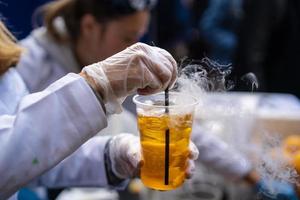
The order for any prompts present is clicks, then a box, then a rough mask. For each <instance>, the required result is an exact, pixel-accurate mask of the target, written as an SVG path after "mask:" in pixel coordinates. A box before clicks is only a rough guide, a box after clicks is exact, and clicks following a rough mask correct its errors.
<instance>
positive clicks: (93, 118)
mask: <svg viewBox="0 0 300 200" xmlns="http://www.w3.org/2000/svg"><path fill="white" fill-rule="evenodd" d="M106 126H107V120H106V116H105V113H104V111H103V109H102V107H101V105H100V103H99V101H98V100H97V98H96V97H95V96H94V93H93V92H92V90H91V89H90V87H89V85H88V84H87V83H86V82H85V80H84V79H83V78H81V77H80V76H79V75H77V74H68V75H66V76H65V77H63V78H62V79H60V80H58V81H56V82H55V83H53V84H52V85H50V86H49V87H48V88H47V89H45V90H44V91H42V92H39V93H35V94H31V95H27V96H25V97H24V98H23V99H22V100H21V102H20V104H19V107H18V110H17V111H16V114H15V115H1V116H0V147H1V151H0V174H1V178H0V199H6V198H7V197H9V196H10V195H12V194H13V193H14V192H16V191H17V190H18V189H19V188H20V187H22V186H23V185H25V184H26V183H28V182H30V181H31V180H33V178H36V177H37V176H39V175H41V174H43V173H44V172H46V171H47V170H49V169H50V168H52V167H54V166H55V165H57V164H58V163H59V162H60V161H62V160H63V159H64V158H66V157H67V156H69V155H70V154H71V153H73V152H74V151H75V150H76V149H77V148H78V147H79V146H80V145H82V144H83V143H84V142H86V141H87V140H88V139H89V138H91V137H92V136H94V135H95V134H96V133H97V132H99V131H100V130H101V129H103V128H104V127H106Z"/></svg>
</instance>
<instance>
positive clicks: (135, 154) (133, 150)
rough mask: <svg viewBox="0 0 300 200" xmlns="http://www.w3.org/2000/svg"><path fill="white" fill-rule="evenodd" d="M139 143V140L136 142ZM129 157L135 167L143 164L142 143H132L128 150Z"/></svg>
mask: <svg viewBox="0 0 300 200" xmlns="http://www.w3.org/2000/svg"><path fill="white" fill-rule="evenodd" d="M134 143H137V142H134ZM127 158H128V160H129V162H130V164H131V165H132V167H134V168H138V167H140V166H141V164H142V155H141V147H140V144H138V145H136V144H134V145H130V146H129V148H128V151H127Z"/></svg>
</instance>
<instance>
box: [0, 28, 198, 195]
mask: <svg viewBox="0 0 300 200" xmlns="http://www.w3.org/2000/svg"><path fill="white" fill-rule="evenodd" d="M11 38H12V36H11V35H10V33H9V32H8V31H7V30H6V29H5V27H4V25H3V24H1V28H0V47H1V48H0V71H1V77H0V89H1V95H0V97H1V99H0V105H1V107H0V108H1V115H0V146H1V151H0V174H1V179H0V199H6V198H9V197H10V196H11V195H13V194H14V193H15V192H16V191H17V190H18V189H19V188H20V187H22V186H24V185H25V184H27V183H29V182H31V181H33V180H36V179H37V178H38V177H39V176H40V175H42V174H43V173H45V172H46V171H48V170H49V169H51V168H53V167H54V166H55V165H57V164H58V163H59V162H61V161H62V160H63V159H64V158H66V157H67V156H69V155H70V154H71V153H73V152H74V151H75V150H76V149H78V147H80V145H82V144H83V143H84V142H86V141H87V140H88V139H89V138H91V137H93V136H94V135H95V134H96V133H97V132H99V131H100V130H101V129H103V128H104V127H105V126H106V125H107V120H106V113H114V112H118V111H120V106H121V103H122V99H123V98H124V97H126V96H127V95H129V94H132V93H133V92H135V91H138V92H139V93H140V94H151V93H155V92H158V91H161V90H164V89H165V88H166V87H170V86H171V85H172V84H173V83H174V81H175V79H176V72H177V70H176V62H175V61H174V59H173V58H172V56H171V55H170V54H169V53H167V52H166V51H164V50H162V49H159V48H157V47H150V46H148V45H145V44H141V43H137V44H135V45H133V46H130V47H129V48H127V49H125V50H124V51H122V52H120V53H118V54H116V55H113V56H112V57H110V58H108V59H106V60H104V61H102V62H98V63H95V64H92V65H89V66H87V67H85V68H83V70H82V71H81V72H80V73H79V74H74V73H70V74H68V75H66V76H64V77H62V78H61V79H59V80H58V81H56V82H54V83H53V84H51V85H50V86H49V87H47V88H46V89H45V90H43V91H41V92H38V93H34V94H29V95H28V94H27V89H26V86H25V84H24V82H23V80H22V78H21V77H20V76H19V74H18V73H17V71H16V70H15V69H14V68H11V66H14V65H15V64H16V63H17V61H18V59H19V56H20V54H21V53H20V52H21V50H20V48H19V47H17V46H16V45H15V44H14V42H12V41H11ZM116 74H118V75H121V76H115V75H116ZM137 74H138V76H137ZM132 137H134V136H132ZM124 138H125V137H124V135H121V137H118V136H116V137H115V138H113V139H112V140H111V142H109V144H108V145H107V146H108V148H106V150H107V151H108V152H109V153H108V154H106V155H107V160H108V162H107V163H108V165H110V167H108V168H106V170H111V174H113V175H114V176H115V177H118V178H119V179H120V178H125V177H130V176H131V175H132V174H133V173H134V172H135V171H136V170H137V169H138V165H139V162H140V159H141V158H140V151H139V148H138V147H139V145H134V144H133V143H134V142H135V141H137V140H134V139H130V140H124ZM128 141H132V142H128ZM132 146H134V148H132ZM193 152H194V153H193ZM196 153H197V152H196ZM191 154H192V155H195V151H191ZM94 155H95V156H96V154H94ZM99 156H101V154H99ZM102 158H103V157H102ZM194 158H195V156H194ZM194 158H193V159H194ZM104 159H105V158H104ZM121 162H123V164H122V163H121ZM99 170H100V171H99V174H100V175H97V172H95V171H92V172H90V173H94V175H96V176H99V184H101V182H102V183H104V184H105V181H107V179H106V178H107V177H106V175H107V176H109V175H108V174H109V173H107V174H106V175H103V173H102V175H101V167H99ZM87 173H89V172H87ZM103 179H104V180H103ZM105 179H106V180H105ZM52 181H55V180H52ZM38 182H39V181H37V182H36V183H38ZM14 197H15V198H16V197H17V196H16V195H14V196H13V197H12V198H14Z"/></svg>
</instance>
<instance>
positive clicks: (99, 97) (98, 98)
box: [79, 71, 106, 113]
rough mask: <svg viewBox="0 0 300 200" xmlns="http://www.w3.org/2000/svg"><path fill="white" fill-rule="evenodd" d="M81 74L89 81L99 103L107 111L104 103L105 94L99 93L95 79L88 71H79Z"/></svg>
mask: <svg viewBox="0 0 300 200" xmlns="http://www.w3.org/2000/svg"><path fill="white" fill-rule="evenodd" d="M79 75H80V76H81V77H82V78H84V79H85V81H86V82H87V83H88V85H89V86H90V88H91V89H92V91H93V93H94V95H95V96H96V98H97V100H98V101H99V103H100V104H101V107H102V109H103V110H104V112H105V113H106V108H105V105H104V101H103V96H102V95H101V93H99V92H98V91H99V90H98V89H97V87H96V83H95V81H94V80H93V79H92V78H90V77H89V76H88V75H87V74H86V72H84V71H82V72H80V73H79Z"/></svg>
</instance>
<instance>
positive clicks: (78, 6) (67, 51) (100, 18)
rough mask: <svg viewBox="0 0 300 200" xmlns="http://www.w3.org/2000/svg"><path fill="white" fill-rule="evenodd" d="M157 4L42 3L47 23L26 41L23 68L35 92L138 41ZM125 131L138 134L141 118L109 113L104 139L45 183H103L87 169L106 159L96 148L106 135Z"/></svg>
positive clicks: (96, 140)
mask: <svg viewBox="0 0 300 200" xmlns="http://www.w3.org/2000/svg"><path fill="white" fill-rule="evenodd" d="M155 3H156V2H155V1H154V0H151V1H148V0H140V1H135V2H134V1H98V0H71V1H70V0H60V1H54V2H51V3H49V4H46V5H44V6H42V7H41V8H40V9H39V10H38V11H37V13H39V12H40V11H41V13H42V14H43V15H44V20H45V24H46V26H45V27H41V28H37V29H36V30H34V31H33V32H32V33H31V35H30V36H28V37H27V38H26V39H24V40H23V41H21V42H20V44H21V45H22V46H23V47H25V48H26V52H25V53H24V54H22V56H21V60H20V62H19V63H18V65H17V70H18V72H19V74H20V75H21V76H22V78H23V80H24V82H25V83H26V85H27V87H28V89H29V92H37V91H40V90H42V89H45V88H46V87H47V86H48V85H49V84H51V83H53V82H54V81H56V80H57V79H59V78H61V77H63V76H64V75H65V74H67V73H69V72H75V73H78V72H80V70H81V68H82V66H86V65H89V64H92V63H94V62H96V61H98V60H103V59H105V58H107V57H109V56H111V55H113V54H114V53H116V52H119V51H121V50H123V49H125V48H126V47H127V46H130V45H132V44H133V43H135V42H137V41H138V40H139V38H140V37H141V36H142V35H143V34H144V33H145V31H146V29H147V26H148V21H149V18H150V10H151V8H152V7H153V6H154V5H155ZM77 13H80V14H79V15H77ZM118 30H122V31H121V32H120V31H118ZM33 74H34V75H33ZM121 132H126V133H134V134H136V133H137V122H136V118H135V116H134V115H133V114H131V113H130V112H129V111H127V109H123V112H122V113H120V114H118V115H109V116H108V127H106V128H105V129H103V130H101V132H100V133H99V135H101V137H100V138H92V139H91V140H93V141H90V142H89V143H91V145H90V144H89V143H88V144H87V145H84V146H83V147H82V148H80V149H79V150H77V151H76V153H75V154H73V155H72V157H71V158H69V159H67V160H65V161H64V162H62V163H60V164H59V165H57V166H56V167H55V169H54V170H51V171H50V172H48V173H47V174H46V175H44V177H45V178H44V179H43V185H45V186H47V187H49V188H53V187H71V186H80V185H82V183H83V182H84V184H85V185H87V184H88V185H91V186H93V185H94V186H95V185H96V186H97V185H98V186H99V184H94V183H98V181H99V178H98V176H95V175H94V174H92V173H89V174H86V171H88V170H82V168H84V169H86V166H88V168H89V170H90V171H97V170H99V169H98V168H99V167H98V164H96V165H95V163H97V162H101V160H102V159H103V158H102V157H103V155H102V156H94V155H93V152H102V154H104V151H101V149H103V148H104V146H105V144H106V143H107V141H108V140H109V137H102V136H103V135H116V134H119V133H121ZM93 144H94V145H93ZM96 144H97V145H96ZM96 146H97V147H96ZM95 148H97V149H100V151H95ZM87 152H90V153H87ZM81 163H85V165H83V164H81ZM70 167H72V170H70ZM80 172H81V173H80ZM49 180H54V181H51V182H49ZM67 180H68V181H67ZM32 185H33V184H31V186H32Z"/></svg>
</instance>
